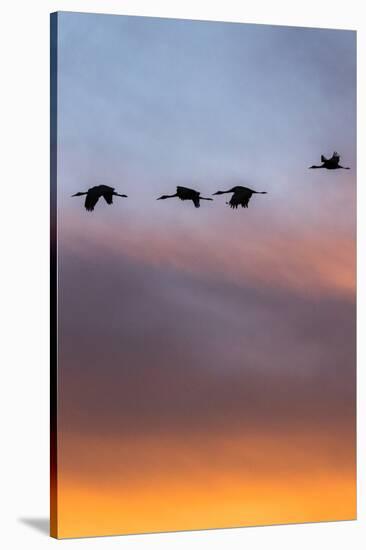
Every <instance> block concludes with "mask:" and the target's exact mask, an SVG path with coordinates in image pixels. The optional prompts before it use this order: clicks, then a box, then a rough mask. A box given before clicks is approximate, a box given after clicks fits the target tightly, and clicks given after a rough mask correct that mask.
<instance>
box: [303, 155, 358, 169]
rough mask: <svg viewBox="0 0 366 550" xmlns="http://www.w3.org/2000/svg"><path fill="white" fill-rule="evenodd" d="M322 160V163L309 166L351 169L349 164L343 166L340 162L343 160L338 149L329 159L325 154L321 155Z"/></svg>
mask: <svg viewBox="0 0 366 550" xmlns="http://www.w3.org/2000/svg"><path fill="white" fill-rule="evenodd" d="M320 160H321V162H322V164H320V165H316V164H313V166H309V168H326V169H327V170H338V169H343V170H349V167H348V166H341V165H340V164H339V161H340V160H341V156H340V155H339V153H337V152H336V151H334V153H333V156H332V157H331V158H329V159H327V158H326V157H325V156H324V155H322V156H321V157H320Z"/></svg>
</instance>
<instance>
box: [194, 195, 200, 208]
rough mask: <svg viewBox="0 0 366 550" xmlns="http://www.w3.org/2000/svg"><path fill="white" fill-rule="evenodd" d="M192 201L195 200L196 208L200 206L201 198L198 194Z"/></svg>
mask: <svg viewBox="0 0 366 550" xmlns="http://www.w3.org/2000/svg"><path fill="white" fill-rule="evenodd" d="M192 201H193V204H194V205H195V207H196V208H199V207H200V206H201V205H200V198H199V197H198V196H197V197H193V198H192Z"/></svg>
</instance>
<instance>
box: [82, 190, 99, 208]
mask: <svg viewBox="0 0 366 550" xmlns="http://www.w3.org/2000/svg"><path fill="white" fill-rule="evenodd" d="M98 200H99V195H98V194H97V193H93V192H90V191H89V192H88V194H87V195H86V197H85V208H86V210H88V212H92V211H93V210H94V207H95V205H96V204H97V202H98Z"/></svg>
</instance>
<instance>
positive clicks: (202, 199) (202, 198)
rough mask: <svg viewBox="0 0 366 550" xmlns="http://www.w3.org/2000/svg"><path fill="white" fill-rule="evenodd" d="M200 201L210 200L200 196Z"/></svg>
mask: <svg viewBox="0 0 366 550" xmlns="http://www.w3.org/2000/svg"><path fill="white" fill-rule="evenodd" d="M200 201H212V199H210V198H209V197H200Z"/></svg>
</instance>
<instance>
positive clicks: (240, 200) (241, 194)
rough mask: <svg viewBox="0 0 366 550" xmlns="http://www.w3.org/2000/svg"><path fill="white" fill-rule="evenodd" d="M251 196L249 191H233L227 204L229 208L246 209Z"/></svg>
mask: <svg viewBox="0 0 366 550" xmlns="http://www.w3.org/2000/svg"><path fill="white" fill-rule="evenodd" d="M251 196H252V191H250V190H249V189H241V190H240V191H235V193H234V194H233V196H232V197H231V199H230V201H229V203H228V204H229V206H230V208H238V206H241V207H242V208H248V204H249V201H250V197H251Z"/></svg>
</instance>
